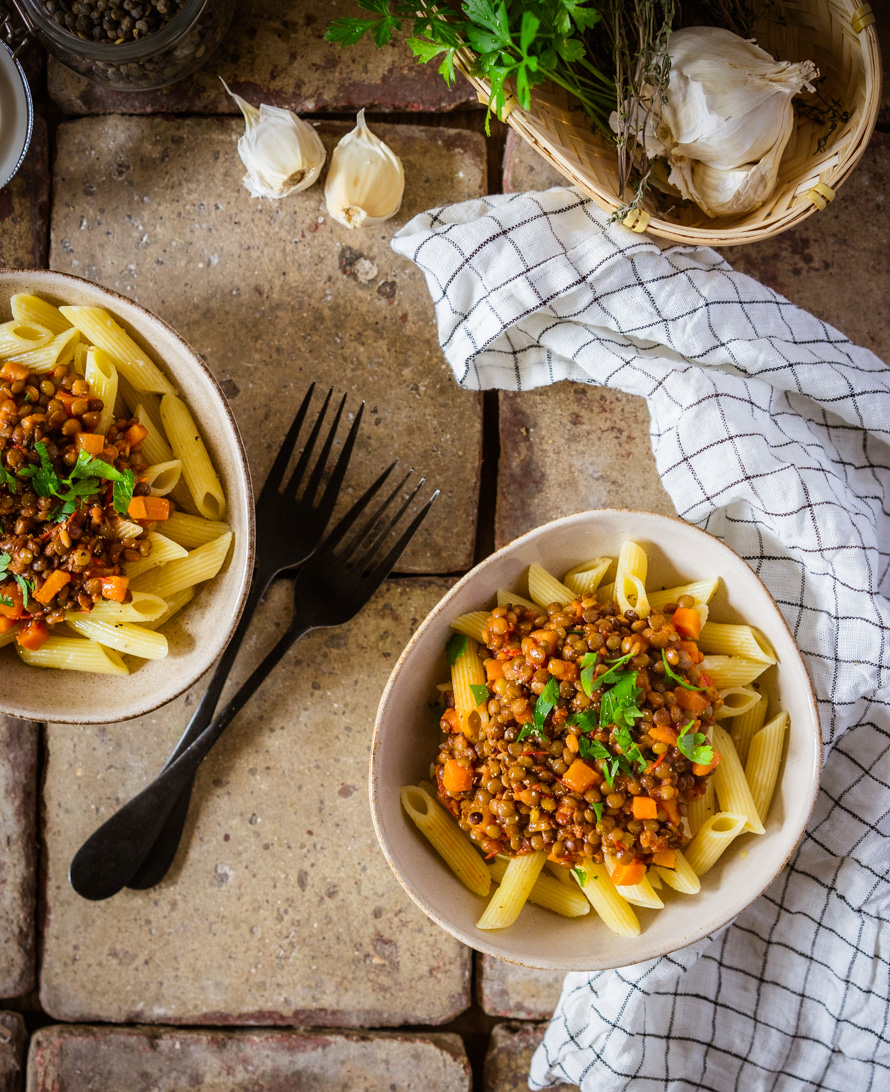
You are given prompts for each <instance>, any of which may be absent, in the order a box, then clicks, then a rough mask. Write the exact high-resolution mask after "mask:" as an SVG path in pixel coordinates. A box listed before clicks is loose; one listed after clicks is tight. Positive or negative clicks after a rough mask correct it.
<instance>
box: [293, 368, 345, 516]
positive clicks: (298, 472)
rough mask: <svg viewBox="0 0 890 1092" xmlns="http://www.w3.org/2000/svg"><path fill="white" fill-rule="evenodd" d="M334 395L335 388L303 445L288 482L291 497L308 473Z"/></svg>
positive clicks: (326, 399)
mask: <svg viewBox="0 0 890 1092" xmlns="http://www.w3.org/2000/svg"><path fill="white" fill-rule="evenodd" d="M333 395H334V388H333V387H331V388H330V389H329V390H328V393H327V394H326V395H325V400H324V405H323V406H322V407H321V413H319V415H318V417H316V419H315V424H314V425H313V426H312V432H310V433H309V439H308V440H307V441H306V443H305V444H304V445H303V450H302V451H301V452H300V457H299V459H298V460H297V465H296V466H295V467H294V472H293V474H291V476H290V477H289V478H288V480H287V485H286V486H285V491H286V492H287V493H289V494H291V495H293V494H294V493H296V491H297V490H298V489H299V487H300V482H301V480H302V478H303V475H304V474H305V473H306V466H307V464H308V463H309V458H310V456H311V455H312V449H313V448H314V447H315V441H316V440H317V439H318V434H319V432H321V425H322V422H323V421H324V419H325V416H326V414H327V412H328V406H329V405H330V404H331V398H332V397H333Z"/></svg>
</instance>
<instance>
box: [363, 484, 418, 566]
mask: <svg viewBox="0 0 890 1092" xmlns="http://www.w3.org/2000/svg"><path fill="white" fill-rule="evenodd" d="M406 480H407V479H406ZM425 481H426V478H421V479H420V481H419V482H418V483H417V485H416V486H415V487H414V489H413V491H412V492H411V493H409V494H408V496H407V498H406V499H405V501H404V502H403V503H402V506H401V508H400V509H399V510H398V512H396V514H395V515H394V516H393V517H392V519H391V520H390V521H389V523H388V524H387V525H386V526H385V527H383V528H382V529H381V530H380V533H379V534H377V535H375V537H374V538H373V540H372V541H371V544H370V546H368V548H367V549H366V550H365V552H364V554H363V555H362V557H361V559H360V560H359V561H354V562H353V563H352V565H353V567H354V568H356V569H361V570H362V571H364V570H365V569H366V568H367V567H368V566H369V565H370V563H371V559H372V558H373V557H374V555H375V554H376V552H377V550H378V548H379V547H380V546H382V545H383V543H384V542H385V541H386V539H387V538H388V537H389V533H390V531H392V529H393V528H394V527H395V526H396V525H397V524H398V522H399V520H400V519H401V518H402V516H403V515H404V514H405V513H406V512H407V511H408V509H409V508H410V507H411V502H412V501H413V500H414V498H415V497H416V496H417V494H418V493H419V492H420V490H421V488H422V486H423V483H424V482H425ZM402 484H404V482H403V483H402Z"/></svg>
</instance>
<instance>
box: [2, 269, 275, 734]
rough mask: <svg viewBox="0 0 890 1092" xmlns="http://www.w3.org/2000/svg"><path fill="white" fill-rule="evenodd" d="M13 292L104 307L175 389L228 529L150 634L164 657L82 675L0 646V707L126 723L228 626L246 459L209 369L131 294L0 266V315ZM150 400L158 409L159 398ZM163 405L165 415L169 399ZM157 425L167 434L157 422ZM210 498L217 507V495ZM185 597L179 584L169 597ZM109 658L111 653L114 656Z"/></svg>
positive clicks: (251, 532) (242, 524)
mask: <svg viewBox="0 0 890 1092" xmlns="http://www.w3.org/2000/svg"><path fill="white" fill-rule="evenodd" d="M20 293H29V294H33V295H35V296H38V297H40V298H42V299H44V300H46V301H48V302H49V303H51V304H54V305H56V306H58V307H61V306H65V305H68V306H72V307H74V308H81V307H92V306H95V307H101V308H104V309H105V310H106V311H107V312H108V313H109V314H110V315H111V316H112V318H113V319H114V320H115V322H116V323H118V324H119V325H120V326H121V327H122V328H123V329H124V331H126V333H127V334H128V335H129V336H130V337H131V338H132V339H133V340H134V341H135V342H136V345H137V346H138V348H139V349H140V350H141V351H142V352H144V353H145V354H146V356H147V357H148V358H149V359H150V360H151V361H153V362H154V363H155V364H157V366H158V367H159V368H160V371H161V373H162V374H163V375H164V376H165V377H166V378H167V379H168V380H169V381H170V384H171V386H172V388H175V390H176V391H178V393H179V395H180V397H181V399H182V402H183V403H184V404H185V405H186V406H187V407H188V409H189V411H190V412H191V415H192V416H193V418H194V420H195V422H196V424H197V427H198V430H199V432H200V434H201V435H202V436H203V439H204V441H205V442H206V448H207V451H208V453H209V456H210V460H211V462H212V464H213V466H214V467H215V468H216V471H217V473H218V476H219V482H220V483H221V485H222V491H223V494H224V498H225V512H224V515H223V516H222V520H224V522H225V523H226V524H228V526H229V528H230V529H231V532H232V538H231V545H230V547H229V549H228V551H227V553H226V556H225V560H224V561H223V563H222V567H221V569H219V571H218V572H217V574H216V575H215V576H214V577H213V578H212V579H209V580H206V582H204V583H200V584H198V585H197V586H196V588H195V595H194V598H193V600H192V601H190V602H188V603H187V605H186V606H184V607H183V608H182V609H180V610H179V611H178V612H177V613H176V614H175V615H174V616H173V617H172V618H171V619H170V621H169V622H166V623H165V624H164V625H163V627H162V629H161V630H160V632H162V633H163V635H164V636H165V637H166V639H167V646H168V653H167V655H166V656H165V657H164V658H162V659H142V658H136V657H135V656H126V655H125V656H124V662H125V663H126V665H127V667H128V669H129V674H127V675H123V674H91V673H88V672H84V671H79V670H53V669H49V668H40V667H35V666H31V665H29V664H27V663H25V662H23V661H22V659H21V658H20V657H19V656H17V655H16V653H15V650H14V649H13V648H2V649H0V712H2V713H7V714H9V715H11V716H17V717H22V718H25V719H30V720H38V721H54V722H63V723H76V724H97V723H104V722H110V721H120V720H127V719H129V718H131V717H136V716H140V715H142V714H145V713H148V712H150V711H151V710H153V709H156V708H157V707H158V706H160V705H163V704H164V703H165V702H167V701H170V700H171V699H172V698H174V697H176V695H178V694H180V693H181V692H182V691H184V690H186V689H187V688H188V687H190V686H191V685H192V684H193V683H195V682H196V681H197V680H198V679H199V678H200V677H201V675H203V674H204V672H205V671H206V670H207V669H208V668H209V667H210V666H211V665H212V664H213V662H214V661H215V660H216V659H217V657H218V656H219V655H220V653H221V652H222V650H223V648H224V647H225V645H226V642H227V641H228V639H229V638H230V636H231V635H232V633H233V632H234V629H235V627H236V625H237V624H238V619H239V617H240V615H241V611H242V608H243V605H244V600H245V598H246V595H247V590H248V586H249V581H250V574H251V572H252V569H253V556H254V537H255V528H254V511H253V494H252V489H251V484H250V474H249V470H248V466H247V459H246V456H245V453H244V448H243V445H242V443H241V437H240V435H239V433H238V429H237V426H236V424H235V421H234V418H233V416H232V412H231V410H230V409H229V406H228V404H227V402H226V399H225V397H224V395H223V393H222V391H221V390H220V388H219V385H218V384H217V382H216V380H215V379H214V377H213V375H212V373H211V372H210V370H209V369H208V368H207V366H206V365H205V364H204V362H203V361H202V360H201V358H200V357H199V356H198V354H197V353H196V352H195V351H194V350H193V349H192V348H191V347H190V346H189V345H188V344H187V343H186V342H185V341H184V340H183V339H182V338H181V337H180V336H179V335H178V334H177V333H176V332H175V331H174V330H172V329H171V328H170V327H169V326H168V325H167V324H166V323H164V322H162V321H161V320H160V319H159V318H157V317H156V316H155V315H153V314H151V313H150V312H149V311H147V310H146V309H145V308H144V307H141V306H139V305H138V304H136V303H134V302H133V301H132V300H129V299H126V298H125V297H123V296H120V295H118V294H116V293H114V292H111V291H108V290H107V289H104V288H101V287H100V286H98V285H96V284H92V283H90V282H89V281H85V280H81V279H80V278H78V277H72V276H69V275H67V274H63V273H55V272H52V271H47V270H3V271H0V321H6V320H7V319H9V317H10V314H11V304H10V300H11V299H12V297H13V296H15V295H18V294H20ZM85 340H92V339H85ZM159 401H160V400H159ZM174 401H175V400H174ZM160 405H161V408H164V407H163V403H162V402H161V403H160ZM172 408H173V412H174V413H175V412H176V408H177V407H176V405H175V404H174V405H173V407H172ZM155 412H157V409H156V411H155ZM164 426H165V428H167V430H168V432H169V429H170V425H169V424H168V422H167V420H165V421H164ZM173 495H174V497H175V496H176V494H175V493H174V494H173ZM212 503H213V504H215V505H217V507H218V506H219V501H218V500H216V501H213V502H212ZM222 520H218V521H217V523H221V522H222ZM156 529H157V531H158V532H160V531H161V530H162V529H163V528H162V524H160V523H159V524H157V525H156ZM190 534H191V530H189V529H187V530H186V533H185V539H184V541H187V542H189V545H187V546H186V547H184V548H183V547H180V546H178V545H177V544H173V543H170V544H169V548H170V549H171V550H175V551H176V554H175V556H176V558H179V557H181V556H182V554H183V552H185V551H188V552H189V553H190V552H191V551H192V550H193V549H194V548H195V546H194V544H193V543H191V540H190ZM178 537H180V538H181V537H182V536H181V535H178ZM171 563H174V564H175V563H176V562H175V560H173V561H171ZM196 564H197V562H196ZM158 571H162V570H158ZM137 583H138V581H137ZM152 590H157V589H152ZM163 590H164V589H163V588H161V589H160V591H161V592H163ZM187 594H188V589H185V591H184V592H183V593H181V594H179V596H178V597H179V598H185V596H187ZM170 601H171V602H172V601H173V598H171V600H170ZM68 636H69V638H72V639H73V638H74V637H77V636H80V637H89V636H91V634H90V633H87V632H84V633H73V632H72V633H69V635H68ZM114 655H115V656H116V658H118V659H119V656H118V654H116V653H115V654H114Z"/></svg>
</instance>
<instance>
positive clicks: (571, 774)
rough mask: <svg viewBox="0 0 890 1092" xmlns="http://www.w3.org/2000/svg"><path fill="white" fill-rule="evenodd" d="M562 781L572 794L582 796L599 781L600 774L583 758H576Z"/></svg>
mask: <svg viewBox="0 0 890 1092" xmlns="http://www.w3.org/2000/svg"><path fill="white" fill-rule="evenodd" d="M562 780H563V782H564V783H565V784H566V785H568V786H569V788H570V789H571V790H572V792H576V793H578V795H579V796H581V795H583V794H584V793H585V792H587V790H588V789H589V788H590V786H591V785H593V784H595V783H596V781H598V780H599V774H598V773H597V772H596V770H594V769H593V767H592V766H588V765H587V763H586V762H585V761H584V760H583V759H582V758H576V759H575V761H574V762H573V763H572V764H571V766H569V768H568V769H567V770H566V772H565V773H564V774H563V775H562Z"/></svg>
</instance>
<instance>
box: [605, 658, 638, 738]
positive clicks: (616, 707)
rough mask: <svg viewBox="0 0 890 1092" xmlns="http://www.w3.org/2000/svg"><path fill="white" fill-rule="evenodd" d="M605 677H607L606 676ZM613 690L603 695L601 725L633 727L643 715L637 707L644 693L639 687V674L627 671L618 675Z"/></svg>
mask: <svg viewBox="0 0 890 1092" xmlns="http://www.w3.org/2000/svg"><path fill="white" fill-rule="evenodd" d="M604 677H605V676H604ZM616 678H617V682H616V683H615V685H614V686H613V687H612V689H611V690H607V691H606V692H605V694H603V699H602V701H601V702H600V724H603V725H606V724H615V725H617V726H619V727H620V726H622V725H624V726H626V727H628V728H630V727H632V726H633V722H634V721H635V720H637V719H639V718H640V717H641V716H642V715H643V711H642V710H641V709H640V708H639V706H638V705H637V702H638V701H639V700H640V697H641V696H642V691H641V690H640V688H639V687H638V686H637V672H636V671H625V672H623V673H621V674H620V675H618V676H617V677H616Z"/></svg>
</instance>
